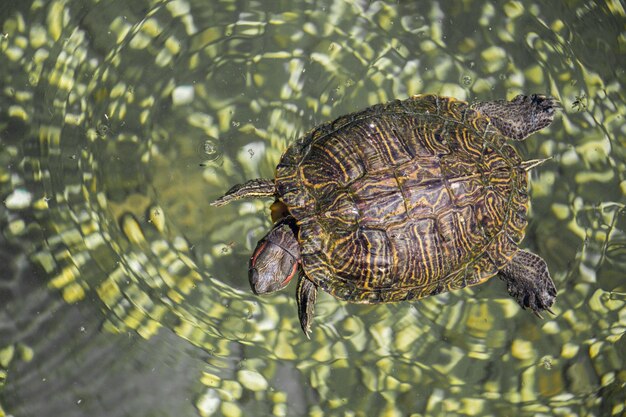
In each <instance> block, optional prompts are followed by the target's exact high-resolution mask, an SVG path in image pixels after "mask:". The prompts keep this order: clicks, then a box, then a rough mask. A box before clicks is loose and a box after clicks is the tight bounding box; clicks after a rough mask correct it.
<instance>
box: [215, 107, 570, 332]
mask: <svg viewBox="0 0 626 417" xmlns="http://www.w3.org/2000/svg"><path fill="white" fill-rule="evenodd" d="M557 107H558V102H556V100H554V99H551V98H547V97H545V96H539V95H533V96H530V97H526V96H518V97H516V98H515V99H513V100H512V101H509V102H507V101H493V102H484V103H477V104H475V105H473V106H470V105H468V104H467V103H465V102H462V101H458V100H456V99H453V98H448V97H440V96H436V95H420V96H415V97H412V98H409V99H407V100H404V101H399V100H397V101H393V102H390V103H386V104H380V105H376V106H372V107H369V108H367V109H365V110H363V111H360V112H357V113H353V114H349V115H346V116H343V117H340V118H338V119H337V120H335V121H333V122H330V123H326V124H323V125H321V126H319V127H317V128H315V129H313V130H312V131H311V132H309V133H308V134H307V135H305V136H304V137H302V138H301V139H299V140H298V141H296V142H295V143H294V144H293V145H292V146H290V147H289V149H287V151H286V152H285V153H284V155H283V156H282V158H281V160H280V162H279V164H278V166H277V167H276V176H275V179H274V180H264V179H256V180H251V181H248V182H247V183H245V184H242V185H237V186H235V187H233V188H232V189H231V190H229V191H228V192H227V193H226V195H225V196H224V197H222V198H220V199H218V200H217V201H215V202H214V203H213V204H214V205H222V204H226V203H228V202H229V201H231V200H234V199H237V198H242V197H263V196H274V197H275V198H276V201H275V203H274V204H273V205H272V217H273V218H274V221H276V225H275V226H274V228H273V229H272V231H270V232H269V233H268V234H267V235H266V236H265V237H264V238H263V239H262V240H261V241H260V242H259V244H258V246H257V249H256V250H255V253H254V255H253V257H252V258H251V260H250V282H251V285H252V288H253V289H254V291H255V292H256V293H268V292H273V291H276V290H278V289H280V288H282V287H284V286H285V285H287V283H288V282H289V281H290V279H291V278H292V277H293V276H295V275H296V274H297V273H298V272H299V273H300V282H299V285H298V291H297V299H298V306H299V313H300V321H301V324H302V327H303V329H304V331H305V333H307V332H308V330H309V328H310V322H311V319H312V317H313V304H314V303H315V298H316V291H317V288H318V287H319V288H322V289H323V290H324V291H326V292H328V293H330V294H332V295H333V296H335V297H337V298H339V299H342V300H346V301H351V302H357V303H384V302H394V301H401V300H411V299H418V298H422V297H426V296H428V295H432V294H438V293H440V292H443V291H450V290H455V289H459V288H463V287H466V286H468V285H475V284H479V283H482V282H484V281H485V280H487V279H489V278H491V277H493V276H494V275H496V274H500V275H501V276H502V278H504V279H505V280H506V281H507V285H508V291H509V293H510V294H511V295H512V296H513V297H514V298H516V299H517V301H518V302H519V303H520V305H522V307H524V308H526V307H529V308H531V309H532V310H533V311H535V312H536V313H538V312H539V311H542V310H549V308H550V306H551V305H552V303H553V302H554V298H555V296H556V289H555V287H554V284H553V282H552V280H551V278H550V275H549V273H548V270H547V266H546V264H545V262H544V261H543V259H541V258H540V257H539V256H537V255H535V254H533V253H531V252H527V251H524V250H521V249H519V248H518V246H517V245H518V244H519V243H520V242H521V241H522V239H523V237H524V229H525V228H526V225H527V220H526V214H527V211H528V174H527V171H528V170H529V169H530V168H532V167H534V166H536V165H538V164H539V163H541V162H542V161H541V160H533V161H525V162H524V161H522V159H521V158H520V156H519V154H518V153H517V151H516V150H515V149H514V148H513V146H511V144H510V143H509V142H510V139H515V140H522V139H524V138H525V137H527V136H528V135H529V134H530V133H532V132H534V131H536V130H539V129H541V128H543V127H545V126H547V125H549V124H550V123H551V122H552V119H553V117H554V113H555V109H556V108H557Z"/></svg>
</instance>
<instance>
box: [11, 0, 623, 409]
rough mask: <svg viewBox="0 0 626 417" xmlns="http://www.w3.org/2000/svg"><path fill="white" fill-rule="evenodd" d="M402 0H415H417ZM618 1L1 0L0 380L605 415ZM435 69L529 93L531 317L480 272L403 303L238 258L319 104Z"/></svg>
mask: <svg viewBox="0 0 626 417" xmlns="http://www.w3.org/2000/svg"><path fill="white" fill-rule="evenodd" d="M414 3H415V4H414ZM625 15H626V13H625V12H624V6H623V4H622V3H620V2H618V1H606V2H592V1H587V2H585V1H570V2H563V3H557V2H551V3H550V4H549V5H547V4H542V3H540V2H537V3H534V4H533V3H530V2H517V1H510V2H506V3H502V2H484V1H465V2H462V3H459V2H457V4H456V5H454V6H451V5H448V4H447V5H444V4H439V3H433V2H381V1H334V2H332V1H321V2H313V3H312V2H305V1H290V2H286V1H285V2H269V1H266V2H261V1H246V2H234V1H226V0H224V1H212V2H207V1H182V0H176V1H171V2H160V1H135V2H122V1H117V0H113V1H108V2H98V1H80V2H78V1H72V0H67V1H61V0H57V1H51V2H44V1H34V2H31V3H28V2H20V3H19V4H18V3H16V4H15V5H11V4H8V3H7V4H3V5H2V6H0V22H1V23H2V26H1V28H2V36H1V37H0V53H1V55H2V61H1V62H2V65H1V66H0V80H2V83H1V87H2V88H1V92H0V144H1V147H0V160H1V161H2V164H0V195H1V196H2V201H3V202H4V204H3V205H1V206H0V227H1V228H2V231H3V233H2V237H1V239H2V243H1V246H0V248H1V249H0V256H1V260H0V265H2V266H3V268H2V271H1V272H0V277H1V281H0V303H1V305H2V309H1V310H0V314H1V316H0V317H1V320H0V372H1V376H0V383H2V388H1V390H0V406H1V407H2V410H3V411H2V412H0V415H1V414H4V413H6V414H10V415H14V416H32V415H37V416H55V415H65V416H73V415H76V416H82V415H92V416H99V415H103V416H104V415H106V416H131V415H132V416H165V415H201V416H207V415H225V416H239V415H277V416H281V415H285V416H300V415H311V416H321V415H337V416H340V415H341V416H343V415H349V416H350V415H351V416H365V415H367V416H372V415H384V416H396V415H397V416H404V415H414V416H422V415H428V416H437V415H442V416H443V415H462V416H470V415H472V416H474V415H476V416H506V415H509V416H541V415H543V416H571V415H584V416H609V415H616V416H617V415H623V414H624V413H625V412H626V411H625V410H626V394H625V391H626V386H625V384H626V363H625V362H626V355H625V353H624V352H626V346H625V344H626V339H625V338H624V332H625V329H626V305H625V304H626V295H625V294H626V287H625V286H624V283H623V277H624V274H625V273H626V249H625V248H626V236H625V233H624V232H625V230H626V212H625V210H624V204H625V201H626V200H625V198H624V195H625V194H626V178H625V172H626V152H625V151H624V149H626V146H625V145H626V143H625V141H624V138H625V137H626V129H625V127H624V126H626V125H625V124H624V117H625V105H624V103H625V101H624V93H623V87H624V85H625V82H626V72H625V68H624V65H623V63H624V62H626V61H625V51H626V49H625V48H626V32H625V31H624V21H625V20H624V17H625ZM421 92H434V93H439V94H444V95H452V96H455V97H457V98H459V99H465V100H470V101H471V100H474V99H480V100H488V99H492V98H502V97H507V98H511V97H513V96H514V95H516V94H517V93H520V92H524V93H528V92H543V93H548V94H550V95H553V96H555V97H558V98H559V99H560V100H561V102H562V104H563V108H564V111H563V114H562V115H561V116H559V117H558V119H557V120H556V121H555V123H554V124H553V125H552V126H551V127H550V128H549V129H547V130H545V131H542V132H540V133H538V134H535V135H534V136H533V137H532V138H530V139H529V140H527V141H526V142H523V143H521V144H518V145H519V146H518V148H519V149H520V152H522V154H523V155H524V156H525V157H527V158H531V157H532V158H540V157H552V159H551V160H550V161H549V162H547V163H545V164H544V165H542V166H541V167H540V168H538V169H536V170H535V172H534V173H533V177H532V209H531V218H530V225H529V228H528V230H527V238H526V240H525V242H524V246H525V247H528V248H530V249H532V250H533V251H536V252H537V253H539V254H541V256H543V257H544V258H545V259H546V260H547V262H548V265H549V267H550V271H551V273H552V276H553V278H554V280H555V283H556V286H557V288H558V290H559V297H558V299H557V302H556V304H555V306H554V307H553V310H554V311H555V313H556V315H555V316H554V317H547V318H545V319H544V320H539V319H537V318H535V317H534V316H533V315H532V314H529V313H528V312H525V311H522V310H520V309H519V307H518V306H517V305H516V304H515V302H514V301H513V300H511V299H510V298H509V297H508V296H507V295H506V290H505V286H504V283H502V282H501V281H500V280H498V279H494V280H491V281H489V282H488V283H487V284H485V285H482V286H480V287H475V288H473V289H465V290H462V291H457V292H454V293H449V294H442V295H440V296H436V297H430V298H427V299H424V300H421V301H419V302H415V303H403V304H397V305H383V306H362V305H347V304H345V303H342V302H339V301H336V300H335V299H333V298H332V297H330V296H327V295H325V294H320V296H319V301H318V305H317V309H316V322H315V324H314V331H313V334H312V340H311V341H307V340H306V339H305V338H304V337H303V335H302V334H301V331H300V329H299V325H298V322H297V315H296V309H295V299H294V297H293V293H294V292H295V288H293V287H290V288H289V289H287V290H286V291H283V292H282V293H280V294H277V295H272V296H268V297H264V298H260V297H257V296H254V295H253V294H252V293H251V291H250V290H249V287H248V282H247V279H246V274H247V272H246V269H247V259H248V257H249V255H250V253H251V250H252V249H253V248H254V245H255V243H256V241H257V239H258V238H260V237H261V236H262V235H263V234H264V233H265V232H266V230H267V229H268V227H269V226H270V221H269V211H268V202H266V201H249V202H245V203H241V204H236V205H232V206H229V207H228V208H226V209H215V208H212V207H210V206H209V205H208V202H209V201H211V200H212V199H214V198H215V197H217V196H218V195H220V194H221V193H223V192H224V191H225V190H226V189H227V188H228V187H229V186H230V185H232V184H235V183H238V182H242V181H243V180H245V179H249V178H255V177H259V176H266V177H267V176H271V175H272V173H273V168H274V166H275V165H276V162H277V161H278V158H279V157H280V154H281V152H282V151H283V150H284V149H285V148H286V147H287V146H288V144H289V143H290V142H291V141H293V140H294V139H295V138H297V137H298V136H300V135H301V134H303V133H304V132H306V131H307V130H308V129H309V128H311V127H312V126H314V125H316V124H317V123H320V122H322V121H326V120H329V119H332V118H334V117H336V116H339V115H341V114H344V113H347V112H351V111H354V110H358V109H361V108H363V107H366V106H367V105H370V104H374V103H377V102H382V101H386V100H389V99H392V98H404V97H407V96H409V95H411V94H417V93H421Z"/></svg>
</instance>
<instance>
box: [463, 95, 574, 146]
mask: <svg viewBox="0 0 626 417" xmlns="http://www.w3.org/2000/svg"><path fill="white" fill-rule="evenodd" d="M472 108H473V109H475V110H477V111H478V112H480V113H481V114H484V115H485V116H487V117H489V119H491V123H493V125H494V126H495V127H496V128H497V129H498V130H499V131H500V133H502V134H503V135H504V136H506V137H509V138H511V139H515V140H523V139H525V138H526V137H528V135H530V134H531V133H533V132H536V131H537V130H540V129H543V128H544V127H547V126H549V125H550V123H552V120H553V119H554V115H555V114H556V111H557V110H558V109H560V108H561V104H560V103H559V102H558V100H556V99H554V98H552V97H546V96H544V95H541V94H533V95H531V96H524V95H521V94H520V95H518V96H517V97H515V98H514V99H513V100H511V101H506V100H497V101H485V102H480V103H476V104H474V105H472Z"/></svg>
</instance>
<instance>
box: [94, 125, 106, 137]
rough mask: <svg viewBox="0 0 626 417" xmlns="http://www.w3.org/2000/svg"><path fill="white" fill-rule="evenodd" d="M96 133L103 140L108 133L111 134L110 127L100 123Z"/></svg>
mask: <svg viewBox="0 0 626 417" xmlns="http://www.w3.org/2000/svg"><path fill="white" fill-rule="evenodd" d="M96 132H98V136H100V137H101V138H103V137H105V136H106V135H107V133H109V125H107V124H106V123H98V126H97V127H96Z"/></svg>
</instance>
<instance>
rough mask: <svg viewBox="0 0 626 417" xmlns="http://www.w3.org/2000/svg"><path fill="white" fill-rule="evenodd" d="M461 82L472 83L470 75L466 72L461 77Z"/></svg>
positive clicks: (464, 83)
mask: <svg viewBox="0 0 626 417" xmlns="http://www.w3.org/2000/svg"><path fill="white" fill-rule="evenodd" d="M461 82H462V83H463V85H472V77H471V76H469V75H467V74H466V75H464V76H463V77H462V78H461Z"/></svg>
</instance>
